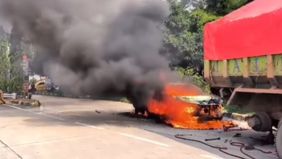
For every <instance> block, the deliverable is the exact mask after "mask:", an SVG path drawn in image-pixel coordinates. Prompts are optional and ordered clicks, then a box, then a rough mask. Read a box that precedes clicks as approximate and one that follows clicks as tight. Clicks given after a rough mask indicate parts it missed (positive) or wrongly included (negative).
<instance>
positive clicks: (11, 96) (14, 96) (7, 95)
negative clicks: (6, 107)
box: [3, 93, 17, 99]
mask: <svg viewBox="0 0 282 159" xmlns="http://www.w3.org/2000/svg"><path fill="white" fill-rule="evenodd" d="M3 98H4V99H17V93H4V94H3Z"/></svg>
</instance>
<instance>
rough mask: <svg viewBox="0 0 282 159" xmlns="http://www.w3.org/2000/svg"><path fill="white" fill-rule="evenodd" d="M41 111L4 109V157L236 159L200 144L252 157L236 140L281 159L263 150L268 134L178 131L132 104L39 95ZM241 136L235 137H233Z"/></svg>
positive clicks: (0, 129) (0, 158) (0, 145)
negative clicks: (135, 111)
mask: <svg viewBox="0 0 282 159" xmlns="http://www.w3.org/2000/svg"><path fill="white" fill-rule="evenodd" d="M35 98H37V99H39V100H40V101H41V102H42V104H43V105H42V106H41V107H40V108H27V107H18V106H11V105H6V106H0V159H19V158H23V159H96V158H97V159H196V158H197V159H223V158H224V159H225V158H227V159H229V158H230V159H233V158H234V157H231V156H229V155H226V154H224V153H222V152H220V151H218V150H217V149H214V148H210V147H208V146H206V145H203V144H201V143H197V142H192V141H186V140H181V139H177V138H175V135H176V134H185V135H186V136H185V137H186V138H192V139H196V140H199V141H204V140H205V139H207V138H214V137H220V140H218V141H211V142H206V143H208V144H211V145H215V146H225V147H227V148H228V149H227V150H225V151H226V152H228V153H232V154H235V155H238V156H242V158H246V159H248V157H247V156H245V155H243V154H242V153H241V152H240V150H239V149H240V148H239V147H234V146H231V145H230V142H232V141H240V142H244V143H246V144H247V143H253V144H256V146H257V147H258V148H261V149H263V150H264V151H270V152H271V154H265V153H262V152H260V151H257V150H253V151H245V152H246V153H247V154H250V155H252V156H253V157H254V158H261V159H276V158H277V157H276V153H275V149H274V146H272V145H270V146H263V147H261V146H258V145H257V144H258V143H259V140H256V139H255V138H258V139H259V138H260V137H261V136H262V135H265V134H258V133H255V134H254V133H253V132H251V131H230V132H222V131H191V130H179V129H173V128H171V127H169V126H167V125H164V124H159V123H156V122H154V121H152V120H148V119H141V118H133V117H130V116H129V115H127V114H128V113H129V112H131V111H132V106H131V105H130V104H126V103H121V102H114V101H104V100H95V101H94V100H85V99H70V98H57V97H46V96H35ZM236 133H241V135H242V137H239V138H235V137H233V136H234V134H236Z"/></svg>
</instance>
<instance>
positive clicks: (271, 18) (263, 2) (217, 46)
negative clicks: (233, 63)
mask: <svg viewBox="0 0 282 159" xmlns="http://www.w3.org/2000/svg"><path fill="white" fill-rule="evenodd" d="M204 49H205V59H206V60H225V59H237V58H243V57H254V56H263V55H268V54H281V53H282V0H255V1H254V2H252V3H250V4H248V5H246V6H244V7H242V8H240V9H238V10H236V11H234V12H232V13H230V14H229V15H227V16H225V17H223V18H221V19H219V20H217V21H215V22H211V23H208V24H207V25H206V26H205V32H204Z"/></svg>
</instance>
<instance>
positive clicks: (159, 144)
mask: <svg viewBox="0 0 282 159" xmlns="http://www.w3.org/2000/svg"><path fill="white" fill-rule="evenodd" d="M8 107H11V108H14V109H18V110H21V111H24V112H28V113H32V114H36V115H41V116H44V117H47V118H51V119H56V120H60V121H66V120H65V119H64V118H60V117H56V116H53V115H49V114H45V113H43V112H39V113H36V112H33V111H29V110H25V109H22V108H19V107H16V106H8ZM74 123H75V124H77V125H80V126H84V127H88V128H93V129H98V130H106V129H105V128H103V127H98V126H94V125H89V124H85V123H81V122H74ZM115 133H117V134H119V135H121V136H125V137H129V138H131V139H135V140H139V141H143V142H147V143H151V144H155V145H158V146H162V147H166V148H167V147H170V146H169V145H167V144H164V143H161V142H158V141H154V140H150V139H146V138H143V137H139V136H135V135H131V134H127V133H120V132H115Z"/></svg>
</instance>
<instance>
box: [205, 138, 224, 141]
mask: <svg viewBox="0 0 282 159" xmlns="http://www.w3.org/2000/svg"><path fill="white" fill-rule="evenodd" d="M215 140H221V138H220V137H217V138H210V139H205V141H215Z"/></svg>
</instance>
